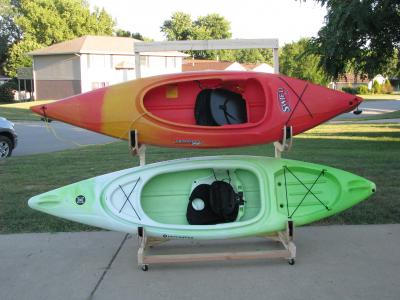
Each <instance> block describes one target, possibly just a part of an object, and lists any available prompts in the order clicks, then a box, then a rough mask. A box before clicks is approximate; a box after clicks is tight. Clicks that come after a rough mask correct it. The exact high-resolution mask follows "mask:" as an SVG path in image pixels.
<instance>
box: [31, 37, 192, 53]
mask: <svg viewBox="0 0 400 300" xmlns="http://www.w3.org/2000/svg"><path fill="white" fill-rule="evenodd" d="M134 43H142V41H140V40H137V39H133V38H129V37H117V36H94V35H86V36H82V37H79V38H76V39H73V40H69V41H64V42H61V43H57V44H54V45H51V46H49V47H45V48H41V49H38V50H34V51H31V52H29V53H28V54H29V55H31V56H39V55H57V54H83V53H86V54H88V53H90V54H120V55H133V54H134ZM141 54H142V55H149V56H187V55H186V54H184V53H181V52H178V51H168V52H145V53H141Z"/></svg>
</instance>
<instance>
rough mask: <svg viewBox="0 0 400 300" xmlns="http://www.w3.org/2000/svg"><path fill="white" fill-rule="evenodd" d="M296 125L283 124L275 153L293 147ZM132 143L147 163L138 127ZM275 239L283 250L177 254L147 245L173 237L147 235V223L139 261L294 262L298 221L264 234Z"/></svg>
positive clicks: (141, 264)
mask: <svg viewBox="0 0 400 300" xmlns="http://www.w3.org/2000/svg"><path fill="white" fill-rule="evenodd" d="M292 133H293V130H292V127H286V126H284V128H283V139H282V141H280V142H275V143H274V146H275V157H277V158H280V157H281V156H282V152H285V151H289V150H290V149H291V147H292V143H293V142H292ZM130 147H131V152H132V154H133V155H138V156H139V162H140V165H141V166H142V165H145V163H146V161H145V152H146V146H145V145H139V144H138V132H137V131H136V130H134V131H131V133H130ZM261 238H265V239H268V240H272V241H277V242H280V243H281V244H282V246H283V247H282V249H280V250H267V249H265V250H254V251H230V252H213V253H190V254H184V253H177V254H148V253H146V249H147V248H148V247H153V246H155V245H157V244H161V243H165V242H167V241H169V239H167V238H156V237H151V236H147V234H146V230H145V228H143V227H139V228H138V251H137V262H138V265H139V267H140V268H141V269H142V270H143V271H147V270H148V268H149V265H150V264H172V263H185V262H186V263H187V262H206V261H208V262H209V261H226V260H250V259H270V258H284V259H287V260H288V263H289V264H290V265H294V263H295V259H296V245H295V243H294V242H293V240H294V224H293V221H292V220H288V221H287V223H286V230H284V231H280V232H277V233H276V234H273V235H267V236H262V237H261Z"/></svg>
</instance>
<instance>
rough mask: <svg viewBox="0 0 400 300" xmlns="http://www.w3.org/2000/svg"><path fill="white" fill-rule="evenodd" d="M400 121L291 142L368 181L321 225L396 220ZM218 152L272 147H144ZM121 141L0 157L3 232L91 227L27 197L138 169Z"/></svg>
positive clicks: (165, 155)
mask: <svg viewBox="0 0 400 300" xmlns="http://www.w3.org/2000/svg"><path fill="white" fill-rule="evenodd" d="M399 141H400V124H371V125H369V124H360V125H354V124H351V125H322V126H319V127H317V128H315V129H313V130H310V131H309V132H307V133H304V134H302V135H300V136H298V138H296V139H295V141H294V146H293V149H292V151H291V152H289V153H287V154H284V156H285V157H287V158H292V159H298V160H304V161H311V162H316V163H321V164H326V165H330V166H334V167H338V168H341V169H344V170H348V171H350V172H354V173H356V174H359V175H361V176H364V177H366V178H369V179H371V180H373V181H374V182H375V183H376V184H377V193H376V194H375V195H374V196H373V198H371V199H369V200H366V201H364V202H363V203H361V204H359V205H357V206H356V207H354V208H352V209H349V210H347V211H346V212H343V213H341V214H339V215H336V216H334V217H331V218H329V219H326V220H323V221H321V222H320V223H319V224H374V223H399V222H400V200H399V197H398V195H399V194H400V184H399V183H398V178H399V176H400V160H399V153H400V143H399ZM215 154H249V155H269V156H272V155H273V147H272V145H262V146H253V147H247V148H236V149H219V150H182V149H166V148H158V147H149V148H148V152H147V159H148V163H150V162H156V161H162V160H167V159H174V158H179V157H189V156H203V155H215ZM137 163H138V161H137V158H134V157H132V156H130V154H129V153H128V146H127V144H126V143H125V142H118V143H111V144H107V145H98V146H87V147H82V148H80V149H76V150H68V151H61V152H55V153H52V154H39V155H31V156H23V157H11V158H10V159H7V160H5V161H2V162H0V191H1V194H0V195H1V196H0V207H1V209H0V233H12V232H47V231H50V232H55V231H77V230H96V229H95V228H90V227H88V226H83V225H79V224H77V223H72V222H68V221H63V220H61V219H58V218H55V217H52V216H49V215H46V214H43V213H40V212H37V211H34V210H31V209H30V208H29V207H28V206H27V200H28V198H29V197H31V196H33V195H36V194H39V193H41V192H45V191H48V190H51V189H54V188H56V187H60V186H63V185H66V184H69V183H72V182H76V181H79V180H82V179H85V178H89V177H93V176H96V175H100V174H104V173H107V172H112V171H116V170H119V169H122V168H128V167H131V166H136V165H137Z"/></svg>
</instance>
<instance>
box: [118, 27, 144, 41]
mask: <svg viewBox="0 0 400 300" xmlns="http://www.w3.org/2000/svg"><path fill="white" fill-rule="evenodd" d="M114 34H115V35H116V36H121V37H131V38H134V39H136V40H140V41H151V40H152V39H150V38H147V37H144V36H143V35H141V34H140V33H139V32H130V31H129V30H123V29H116V30H115V31H114Z"/></svg>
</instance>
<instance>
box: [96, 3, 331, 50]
mask: <svg viewBox="0 0 400 300" xmlns="http://www.w3.org/2000/svg"><path fill="white" fill-rule="evenodd" d="M89 3H90V6H91V7H92V8H93V7H94V6H97V7H100V8H102V7H104V8H105V10H106V11H107V12H108V13H109V14H110V15H111V16H112V17H113V18H114V19H115V21H116V22H117V28H120V29H124V30H129V31H131V32H139V33H140V34H142V35H143V36H145V37H149V38H152V39H154V40H156V41H162V40H165V36H164V35H163V34H162V33H161V32H160V27H161V26H162V24H163V22H164V21H165V20H168V19H170V18H171V16H172V14H173V13H174V12H176V11H182V12H185V13H189V14H190V15H191V16H192V20H195V19H196V18H197V17H198V16H205V15H207V14H210V13H218V14H220V15H222V16H223V17H225V19H227V20H228V21H229V22H230V24H231V32H232V37H233V38H243V39H246V38H248V39H251V38H278V39H279V44H280V45H284V44H286V43H290V42H293V41H297V40H299V39H300V38H302V37H312V36H316V35H317V33H318V30H319V29H320V28H321V26H322V25H323V22H324V16H325V14H326V9H325V8H321V6H320V5H319V4H317V3H315V2H314V1H312V0H308V1H307V2H303V1H302V0H297V1H295V0H246V1H238V0H200V1H190V0H186V1H183V0H140V1H138V0H89Z"/></svg>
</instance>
